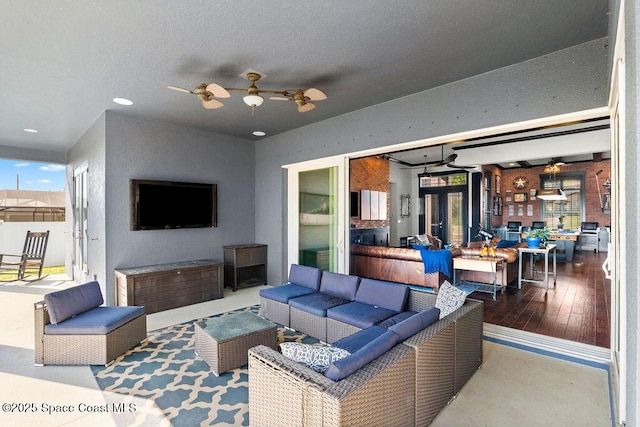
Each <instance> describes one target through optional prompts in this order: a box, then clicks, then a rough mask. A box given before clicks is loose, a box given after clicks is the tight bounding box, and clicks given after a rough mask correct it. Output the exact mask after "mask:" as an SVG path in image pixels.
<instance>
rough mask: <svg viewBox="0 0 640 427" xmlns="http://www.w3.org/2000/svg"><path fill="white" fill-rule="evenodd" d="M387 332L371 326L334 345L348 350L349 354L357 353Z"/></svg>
mask: <svg viewBox="0 0 640 427" xmlns="http://www.w3.org/2000/svg"><path fill="white" fill-rule="evenodd" d="M385 332H387V330H386V329H384V328H381V327H380V326H371V327H369V328H366V329H361V330H359V331H358V332H356V333H353V334H351V335H348V336H346V337H344V338H342V339H341V340H339V341H336V342H334V343H333V344H332V345H333V346H334V347H338V348H342V349H344V350H347V351H348V352H349V353H355V352H356V351H358V350H360V349H361V348H362V347H364V346H365V345H367V344H369V343H370V342H371V341H373V340H374V339H376V338H378V337H379V336H380V335H382V334H384V333H385Z"/></svg>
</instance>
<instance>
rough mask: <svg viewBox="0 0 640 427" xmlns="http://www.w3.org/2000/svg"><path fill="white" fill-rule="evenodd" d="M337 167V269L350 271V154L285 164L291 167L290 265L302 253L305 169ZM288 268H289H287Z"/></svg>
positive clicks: (288, 182) (288, 220) (288, 234)
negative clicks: (301, 236) (348, 243)
mask: <svg viewBox="0 0 640 427" xmlns="http://www.w3.org/2000/svg"><path fill="white" fill-rule="evenodd" d="M334 167H335V168H337V190H336V194H335V196H336V200H335V202H336V203H335V206H336V214H335V218H336V221H337V222H336V227H335V229H336V235H335V236H334V237H335V245H334V246H335V247H334V249H335V250H336V253H337V257H335V258H334V259H335V262H336V264H335V266H334V269H335V270H336V272H337V273H344V274H348V272H349V246H348V245H347V242H349V236H348V232H349V229H348V227H347V224H349V204H348V203H347V200H349V197H348V196H349V185H348V183H349V157H348V156H334V157H327V158H324V159H318V160H310V161H306V162H301V163H295V164H292V165H285V166H283V168H284V169H286V170H287V265H288V266H290V265H291V264H297V263H298V262H299V256H300V247H299V243H300V182H299V176H300V173H302V172H309V171H314V170H318V169H328V168H334ZM287 270H288V269H287Z"/></svg>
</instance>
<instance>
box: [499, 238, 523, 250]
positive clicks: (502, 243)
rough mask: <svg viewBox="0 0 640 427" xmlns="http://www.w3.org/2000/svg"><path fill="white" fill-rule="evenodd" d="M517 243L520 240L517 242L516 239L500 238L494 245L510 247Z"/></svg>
mask: <svg viewBox="0 0 640 427" xmlns="http://www.w3.org/2000/svg"><path fill="white" fill-rule="evenodd" d="M518 243H520V242H518V241H517V240H500V241H499V242H498V244H497V245H496V248H512V247H514V246H515V245H517V244H518Z"/></svg>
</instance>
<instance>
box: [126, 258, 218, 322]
mask: <svg viewBox="0 0 640 427" xmlns="http://www.w3.org/2000/svg"><path fill="white" fill-rule="evenodd" d="M222 267H223V264H222V263H221V262H216V261H213V260H206V259H205V260H196V261H186V262H175V263H169V264H159V265H150V266H146V267H133V268H125V269H118V270H115V277H116V305H120V306H123V305H142V306H144V307H145V311H146V312H147V314H149V313H156V312H158V311H163V310H169V309H172V308H177V307H183V306H185V305H191V304H197V303H199V302H204V301H209V300H214V299H218V298H222V297H223V292H222V290H223V268H222Z"/></svg>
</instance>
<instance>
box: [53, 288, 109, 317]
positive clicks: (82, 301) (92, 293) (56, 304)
mask: <svg viewBox="0 0 640 427" xmlns="http://www.w3.org/2000/svg"><path fill="white" fill-rule="evenodd" d="M44 302H45V304H46V305H47V311H48V312H49V319H50V320H51V323H53V324H54V325H57V324H58V323H60V322H63V321H64V320H66V319H68V318H70V317H73V316H75V315H77V314H80V313H84V312H85V311H89V310H91V309H93V308H96V307H99V306H100V305H102V303H104V300H103V299H102V292H101V291H100V285H99V284H98V282H95V281H94V282H88V283H85V284H83V285H79V286H74V287H73V288H69V289H63V290H61V291H55V292H50V293H48V294H46V295H45V296H44Z"/></svg>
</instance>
